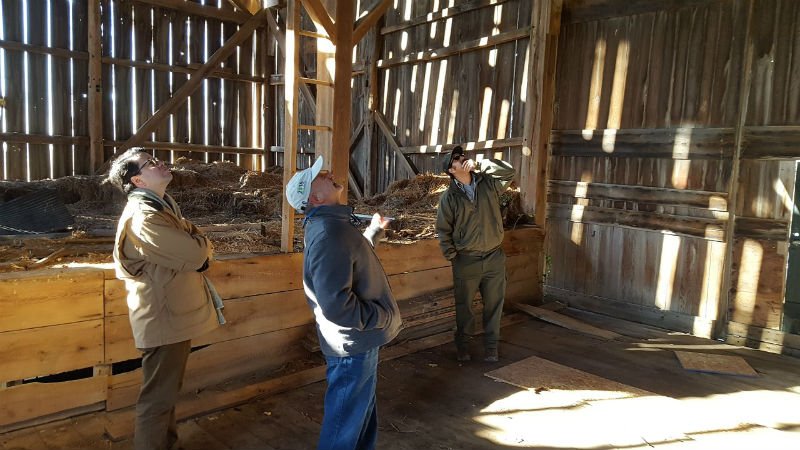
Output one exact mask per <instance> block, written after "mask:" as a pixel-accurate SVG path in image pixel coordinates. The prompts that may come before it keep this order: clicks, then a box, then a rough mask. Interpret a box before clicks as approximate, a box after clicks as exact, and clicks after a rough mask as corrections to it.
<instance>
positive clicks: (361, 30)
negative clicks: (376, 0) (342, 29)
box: [353, 0, 392, 45]
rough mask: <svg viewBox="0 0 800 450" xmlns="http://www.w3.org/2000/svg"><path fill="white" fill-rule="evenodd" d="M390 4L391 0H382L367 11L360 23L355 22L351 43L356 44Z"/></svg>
mask: <svg viewBox="0 0 800 450" xmlns="http://www.w3.org/2000/svg"><path fill="white" fill-rule="evenodd" d="M391 5H392V0H382V1H381V2H380V4H378V5H377V6H375V8H374V9H373V10H372V11H370V12H369V14H368V15H367V16H366V17H364V18H363V19H362V20H361V21H360V23H358V24H356V29H355V30H353V45H356V44H358V42H359V41H361V39H362V38H363V37H364V36H365V35H366V34H367V32H369V30H370V29H371V28H372V27H374V26H375V24H376V23H378V20H380V18H381V16H383V15H384V14H386V10H388V9H389V6H391Z"/></svg>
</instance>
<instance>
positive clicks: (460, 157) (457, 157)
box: [450, 153, 467, 167]
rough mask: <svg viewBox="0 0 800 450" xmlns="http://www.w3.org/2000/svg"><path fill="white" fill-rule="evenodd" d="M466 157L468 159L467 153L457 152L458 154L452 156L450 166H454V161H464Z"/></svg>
mask: <svg viewBox="0 0 800 450" xmlns="http://www.w3.org/2000/svg"><path fill="white" fill-rule="evenodd" d="M464 159H467V155H465V154H463V153H459V154H457V155H453V157H452V158H450V167H453V163H454V162H456V161H462V160H464Z"/></svg>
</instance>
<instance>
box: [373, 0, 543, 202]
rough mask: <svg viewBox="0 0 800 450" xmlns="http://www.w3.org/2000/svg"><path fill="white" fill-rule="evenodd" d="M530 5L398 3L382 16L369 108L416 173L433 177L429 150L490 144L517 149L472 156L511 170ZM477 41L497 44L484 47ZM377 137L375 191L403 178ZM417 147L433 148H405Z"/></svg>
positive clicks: (434, 159) (479, 0)
mask: <svg viewBox="0 0 800 450" xmlns="http://www.w3.org/2000/svg"><path fill="white" fill-rule="evenodd" d="M531 6H532V2H531V1H527V0H508V1H503V0H498V1H492V2H490V1H485V0H473V1H469V2H455V1H453V0H450V1H444V2H442V1H434V0H428V1H410V0H404V1H399V2H396V5H395V6H394V7H392V8H390V9H389V11H388V12H387V13H386V17H385V23H384V25H383V27H382V28H381V30H380V33H381V39H382V46H381V51H380V60H379V61H378V83H379V84H378V104H377V109H378V111H380V113H381V114H383V115H384V116H385V118H386V121H387V122H388V124H389V127H390V128H391V131H392V133H393V135H394V137H395V138H396V139H397V141H398V144H399V146H400V147H408V148H404V150H403V151H404V153H406V154H407V157H408V158H409V159H410V160H411V161H412V163H414V164H415V165H416V167H417V168H418V169H419V171H420V173H424V172H433V173H439V172H440V171H441V169H440V163H439V153H436V147H435V146H436V145H440V144H451V143H455V144H463V143H470V142H483V141H492V140H498V139H515V141H516V140H517V139H518V140H519V143H517V142H515V141H514V142H511V145H514V146H513V147H511V146H509V144H508V143H506V144H505V146H497V147H496V148H490V149H487V150H485V151H477V154H479V155H480V154H482V155H483V156H485V157H495V156H497V157H502V158H504V159H507V160H510V162H511V163H512V164H513V165H515V166H519V163H520V156H519V155H520V153H519V145H520V144H521V138H522V134H523V115H524V98H525V86H526V85H527V80H526V78H527V74H526V73H525V67H526V59H525V56H526V53H527V51H528V42H529V40H530V39H529V36H530V28H529V27H530V20H531V13H532V11H531ZM443 11H445V12H444V13H443ZM428 15H430V16H432V17H433V18H435V20H432V21H429V20H426V16H428ZM481 39H488V40H489V42H490V43H491V42H492V40H495V39H497V40H499V41H500V43H498V44H497V45H489V46H487V45H483V44H482V42H481ZM449 52H453V53H452V54H449V55H448V56H446V57H435V56H433V53H437V54H447V53H449ZM378 136H379V138H380V139H379V149H378V153H377V157H378V164H377V167H379V168H380V169H379V173H378V177H379V179H378V180H377V186H378V192H380V191H382V190H383V189H385V187H386V186H387V185H388V184H389V183H391V182H392V181H394V180H396V179H399V178H405V177H407V176H408V173H407V172H406V171H405V170H403V169H402V167H401V166H400V165H399V164H396V162H395V155H394V154H393V152H392V151H391V148H390V147H389V145H388V143H387V142H386V140H385V138H384V136H381V135H380V133H378ZM488 145H489V146H490V147H491V146H492V145H493V144H488ZM419 146H434V147H433V148H426V149H413V148H411V147H419ZM466 148H469V147H466ZM422 151H424V152H425V153H422Z"/></svg>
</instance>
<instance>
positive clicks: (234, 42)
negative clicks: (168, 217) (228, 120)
mask: <svg viewBox="0 0 800 450" xmlns="http://www.w3.org/2000/svg"><path fill="white" fill-rule="evenodd" d="M265 15H266V10H261V11H259V12H258V13H256V14H255V15H254V16H252V17H251V18H250V19H248V20H247V22H245V23H244V24H243V25H242V26H241V27H240V28H239V31H237V32H236V33H234V35H233V36H231V38H230V39H228V41H227V42H225V44H224V45H223V46H222V47H220V48H219V49H218V50H217V51H216V52H214V54H213V55H211V58H209V60H208V61H207V62H206V63H205V64H203V67H201V68H200V69H198V70H197V72H195V73H194V74H193V75H192V77H191V78H190V79H189V80H188V81H187V82H186V83H185V84H184V85H183V86H181V88H180V89H178V91H177V92H175V95H173V96H172V97H171V98H170V99H169V100H167V102H166V103H164V104H163V105H162V106H161V107H160V108H158V111H156V113H155V114H153V116H152V117H150V118H149V119H147V121H146V122H145V123H143V124H142V126H140V127H139V129H138V130H136V134H134V135H133V136H131V137H130V139H128V140H127V141H126V142H125V144H123V146H122V147H121V148H120V149H119V151H120V152H122V151H125V150H127V149H129V148H131V147H134V146H136V145H139V144H141V143H142V142H144V140H145V139H146V138H147V136H149V135H150V133H152V132H153V131H155V129H156V128H158V126H159V125H161V123H162V122H163V121H164V120H166V118H167V117H168V116H169V115H170V114H171V113H172V112H173V111H175V110H176V109H177V108H178V107H180V106H181V105H182V104H183V102H185V101H186V99H187V98H188V97H189V96H190V95H191V94H192V93H193V92H194V91H195V90H196V89H197V88H198V87H200V84H201V83H202V82H203V79H204V78H205V77H206V76H207V75H208V74H209V73H211V72H212V71H213V70H214V69H216V68H217V67H218V66H219V65H220V63H222V61H224V60H225V59H226V58H227V57H228V56H230V54H231V53H233V51H234V50H235V49H236V47H237V46H238V45H239V44H241V43H242V42H244V40H245V39H247V38H249V37H250V36H251V35H252V33H253V31H255V29H256V28H258V27H259V26H261V25H263V23H264V17H265Z"/></svg>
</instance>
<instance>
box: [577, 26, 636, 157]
mask: <svg viewBox="0 0 800 450" xmlns="http://www.w3.org/2000/svg"><path fill="white" fill-rule="evenodd" d="M629 54H630V45H629V44H628V41H626V40H622V41H620V43H619V45H618V46H617V62H616V64H615V65H614V82H613V83H612V88H611V102H610V103H609V105H608V126H607V127H606V128H619V127H620V124H621V123H622V109H623V107H624V105H625V84H626V82H627V80H628V59H629ZM587 128H588V127H587ZM603 150H605V148H603Z"/></svg>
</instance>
